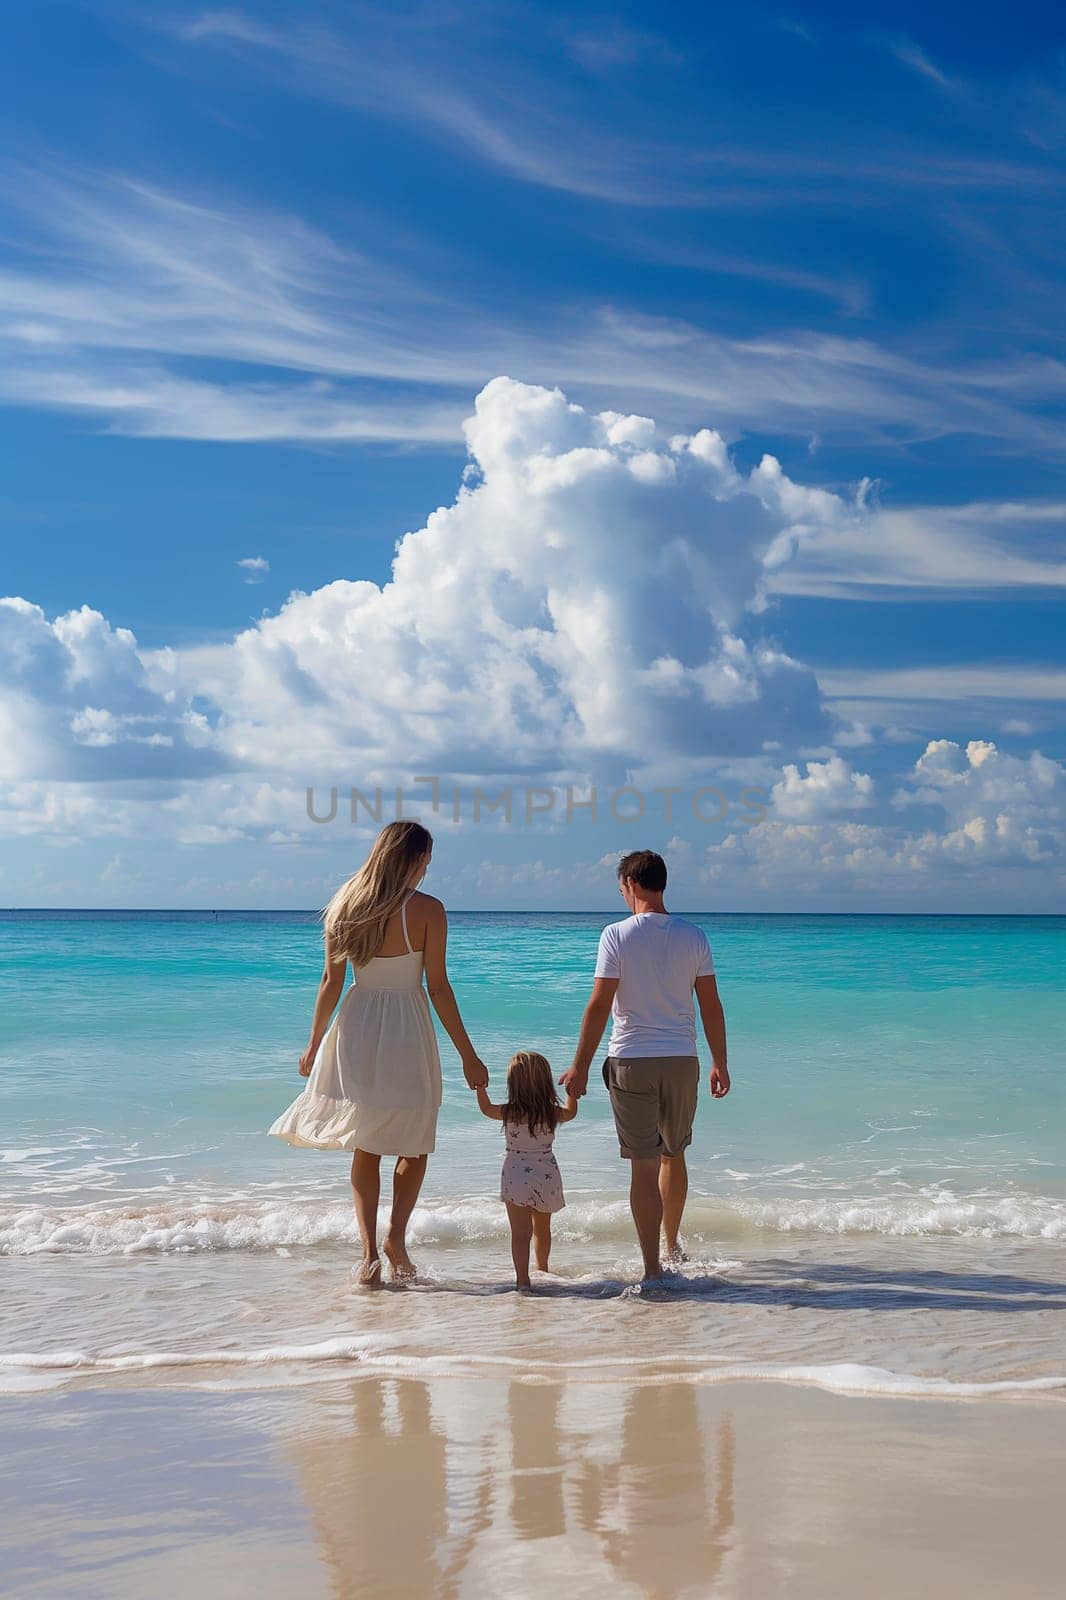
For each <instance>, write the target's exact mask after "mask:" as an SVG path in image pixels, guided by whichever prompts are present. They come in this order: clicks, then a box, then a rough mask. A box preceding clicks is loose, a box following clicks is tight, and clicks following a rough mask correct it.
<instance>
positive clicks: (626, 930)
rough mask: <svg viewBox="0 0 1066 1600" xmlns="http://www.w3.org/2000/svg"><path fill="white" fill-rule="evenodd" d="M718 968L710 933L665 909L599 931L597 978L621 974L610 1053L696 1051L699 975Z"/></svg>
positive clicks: (689, 1053)
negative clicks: (715, 964) (712, 950)
mask: <svg viewBox="0 0 1066 1600" xmlns="http://www.w3.org/2000/svg"><path fill="white" fill-rule="evenodd" d="M713 973H714V962H713V961H712V959H711V947H710V945H709V944H708V942H707V935H706V934H705V933H704V931H703V929H702V928H697V926H696V924H695V923H694V922H686V921H685V919H684V917H675V916H671V915H670V913H669V912H665V911H640V912H638V913H637V915H636V916H634V917H627V918H626V919H625V921H624V922H611V923H609V924H608V925H607V927H606V928H604V930H603V932H602V933H601V934H600V948H599V953H598V955H597V957H596V976H597V978H617V979H618V988H617V989H616V991H615V996H614V1002H613V1004H612V1006H611V1014H612V1016H613V1018H614V1023H613V1026H612V1028H611V1045H610V1053H611V1055H612V1056H630V1057H632V1056H694V1055H695V1054H696V1010H695V1005H694V1003H693V999H692V991H693V988H694V987H695V983H696V979H697V978H708V977H711V976H712V975H713Z"/></svg>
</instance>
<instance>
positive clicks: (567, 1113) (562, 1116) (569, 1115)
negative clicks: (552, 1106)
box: [559, 1089, 577, 1122]
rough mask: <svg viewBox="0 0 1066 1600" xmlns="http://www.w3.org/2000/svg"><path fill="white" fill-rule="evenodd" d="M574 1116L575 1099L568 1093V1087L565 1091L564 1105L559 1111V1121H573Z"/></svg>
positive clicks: (575, 1113)
mask: <svg viewBox="0 0 1066 1600" xmlns="http://www.w3.org/2000/svg"><path fill="white" fill-rule="evenodd" d="M576 1116H577V1101H576V1100H575V1099H574V1097H573V1095H572V1094H571V1093H570V1091H569V1089H568V1090H567V1091H566V1104H565V1105H564V1107H563V1109H562V1110H561V1111H560V1113H559V1121H560V1122H573V1120H574V1118H575V1117H576Z"/></svg>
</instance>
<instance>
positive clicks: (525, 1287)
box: [515, 1281, 533, 1294]
mask: <svg viewBox="0 0 1066 1600" xmlns="http://www.w3.org/2000/svg"><path fill="white" fill-rule="evenodd" d="M515 1293H516V1294H532V1293H533V1285H532V1284H531V1283H529V1282H528V1281H527V1282H526V1283H516V1284H515Z"/></svg>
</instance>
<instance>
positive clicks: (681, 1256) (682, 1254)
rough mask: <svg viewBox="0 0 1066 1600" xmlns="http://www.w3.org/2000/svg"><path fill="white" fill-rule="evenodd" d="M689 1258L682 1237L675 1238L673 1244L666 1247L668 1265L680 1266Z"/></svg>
mask: <svg viewBox="0 0 1066 1600" xmlns="http://www.w3.org/2000/svg"><path fill="white" fill-rule="evenodd" d="M687 1260H688V1251H687V1250H686V1249H685V1247H684V1245H683V1244H682V1243H681V1240H680V1239H675V1240H674V1242H673V1244H668V1245H667V1247H666V1264H667V1266H668V1267H680V1266H683V1265H684V1263H685V1262H686V1261H687Z"/></svg>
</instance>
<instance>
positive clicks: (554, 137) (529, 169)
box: [150, 6, 1058, 209]
mask: <svg viewBox="0 0 1066 1600" xmlns="http://www.w3.org/2000/svg"><path fill="white" fill-rule="evenodd" d="M529 21H530V19H529V18H528V17H525V16H523V15H522V14H521V11H520V10H519V13H518V15H517V16H516V17H514V18H512V19H511V23H510V30H509V28H508V22H507V17H506V13H503V12H501V13H500V14H498V15H495V16H494V17H493V19H492V25H491V26H490V27H488V28H486V29H483V30H480V31H479V29H478V28H477V27H476V26H468V19H467V18H466V17H465V16H463V14H462V13H460V12H456V13H454V14H451V15H449V14H448V13H447V12H442V13H440V14H438V15H437V16H435V17H427V15H426V14H424V13H423V14H419V15H417V16H415V17H404V16H403V15H401V14H398V13H394V12H389V13H388V14H387V20H386V21H384V22H383V14H382V13H381V12H380V11H377V10H376V9H375V8H373V7H363V6H356V7H348V8H347V9H346V11H345V12H344V14H343V20H342V21H338V20H337V19H336V18H335V17H334V16H333V15H332V14H331V13H330V11H329V10H325V11H323V10H321V9H320V10H317V11H315V10H312V11H308V12H306V13H304V14H302V15H301V16H300V17H298V18H297V19H296V20H292V19H287V20H286V21H285V22H284V23H281V24H279V23H275V22H271V21H264V20H263V19H261V18H259V17H253V16H251V15H249V14H248V13H247V12H244V11H241V10H237V9H226V10H191V11H189V12H186V13H178V14H174V13H169V14H167V15H165V16H164V17H162V18H160V17H158V16H153V17H152V18H151V22H150V25H151V26H153V27H154V28H156V29H158V30H160V31H161V32H163V33H165V34H166V35H168V36H169V37H170V38H171V39H173V40H174V41H176V42H177V43H178V44H180V45H184V46H186V47H188V48H191V49H201V50H203V49H212V50H215V51H220V50H221V51H226V52H228V53H230V54H231V55H233V56H235V57H237V58H239V59H240V60H242V61H243V62H244V63H246V64H247V65H248V66H249V67H250V68H253V69H256V70H259V71H260V72H263V73H265V74H267V75H269V77H270V79H271V81H272V82H273V83H274V84H276V85H277V86H278V87H279V88H281V89H283V90H287V91H289V92H296V93H299V94H303V95H307V96H311V97H313V98H316V99H321V100H326V101H331V102H333V103H335V104H338V105H342V106H347V107H350V108H351V109H353V110H358V111H360V112H362V113H366V114H368V115H371V116H374V117H378V118H381V119H384V120H386V121H389V122H393V123H397V122H402V123H408V124H410V125H412V126H413V127H414V128H415V129H416V131H417V132H418V134H419V135H420V136H421V137H429V136H432V137H435V138H437V139H438V140H443V141H444V142H446V143H447V144H449V145H450V146H452V147H453V148H455V149H457V150H460V151H461V152H463V153H464V154H465V155H466V156H468V157H469V158H472V159H474V160H476V161H478V162H481V163H483V164H484V165H486V166H488V167H491V168H494V169H496V170H498V171H500V172H502V173H505V174H507V175H508V176H509V177H512V178H516V179H519V180H521V181H523V182H527V183H532V184H538V185H541V186H543V187H546V188H549V189H555V190H558V191H560V192H563V193H567V194H572V195H575V196H581V197H585V198H589V199H595V200H602V201H605V202H608V203H610V204H615V205H623V206H636V207H652V208H666V209H669V208H676V207H681V208H697V209H699V208H708V207H715V206H733V205H740V206H749V205H765V204H766V203H767V201H768V200H769V199H773V201H774V202H775V203H776V204H778V205H782V206H785V207H786V208H788V207H791V208H802V207H804V206H807V205H809V204H812V203H814V204H818V205H823V206H825V205H828V206H832V207H836V206H839V207H845V206H855V205H860V206H861V205H864V204H866V203H868V202H867V199H866V197H865V191H867V190H868V189H870V188H871V187H873V188H881V189H892V190H899V191H906V190H913V189H918V190H923V189H924V190H930V191H935V190H938V189H952V190H955V191H958V190H960V189H967V188H971V189H975V190H976V189H993V190H995V189H1007V190H1017V189H1019V188H1028V187H1035V188H1037V189H1045V188H1047V187H1048V186H1049V185H1054V184H1057V181H1058V180H1057V178H1056V176H1055V174H1053V173H1049V172H1048V171H1047V170H1046V168H1045V167H1044V166H1043V165H1041V164H1040V163H1038V162H1035V161H1034V162H1026V161H1024V160H1007V159H996V158H992V157H990V158H987V159H981V158H977V157H973V156H972V155H970V154H969V153H968V151H967V149H966V147H965V145H964V144H960V145H959V146H958V147H957V148H953V147H952V146H951V145H950V144H943V145H941V146H939V147H930V146H929V145H924V146H923V147H922V148H920V149H919V148H913V147H912V148H908V147H907V145H906V143H905V142H900V141H893V142H892V143H887V142H886V144H885V145H884V155H883V157H882V158H880V159H878V160H870V159H868V158H867V159H861V160H860V159H856V158H854V157H851V156H843V155H835V154H831V153H829V152H828V151H827V149H826V147H825V145H824V144H823V143H821V142H817V141H816V142H810V143H809V145H808V147H807V148H805V147H804V142H803V141H798V140H792V141H789V142H788V143H787V144H783V143H782V141H781V140H779V139H777V140H774V141H772V142H768V143H764V144H762V145H759V144H755V143H749V144H747V145H745V144H744V143H742V142H738V141H737V139H736V138H735V135H734V130H733V127H732V126H731V124H729V123H725V124H723V125H718V124H716V122H715V121H714V119H713V118H708V117H707V116H706V115H703V114H700V115H699V116H697V117H696V118H695V121H694V120H693V116H689V117H688V118H686V120H685V123H684V125H683V128H682V127H681V126H679V128H678V131H677V133H676V135H675V136H673V137H671V136H670V134H669V132H668V131H664V132H662V133H659V132H656V134H655V135H654V136H649V134H648V131H647V128H646V126H645V127H644V129H643V131H642V134H641V136H640V137H632V136H627V135H626V134H625V133H624V132H620V131H619V126H618V124H619V123H621V125H622V126H624V124H625V122H626V120H627V119H628V120H630V121H633V122H643V121H644V118H643V117H642V116H641V114H640V109H639V101H633V102H631V103H627V108H626V109H627V118H621V119H616V120H615V121H611V122H608V121H606V120H603V119H599V120H597V119H594V118H590V115H589V113H588V109H587V107H586V106H585V105H584V103H583V102H582V99H581V97H580V96H579V95H578V94H577V93H575V92H573V91H572V90H569V89H568V86H567V84H566V82H565V80H564V79H563V78H562V77H561V75H559V74H558V73H556V74H554V75H552V76H549V75H548V74H547V73H546V72H545V71H542V70H538V69H537V67H536V66H535V65H534V64H533V63H532V61H531V60H530V59H529V58H528V54H527V52H525V51H524V50H523V48H522V46H523V45H524V43H525V40H526V32H525V30H526V29H527V28H528V26H529ZM536 21H537V25H538V27H539V26H542V24H543V18H542V17H541V16H540V15H538V17H537V18H536ZM460 26H461V27H462V33H461V38H460V36H459V35H458V33H457V32H456V31H455V30H457V29H458V28H459V27H460ZM550 32H551V30H549V37H550ZM556 33H557V39H556V43H557V45H558V48H559V50H560V52H563V53H569V54H573V52H574V50H575V49H577V50H578V52H579V53H580V51H581V50H582V49H583V50H584V52H585V55H586V57H587V58H589V59H590V60H591V59H595V60H596V61H597V62H598V63H599V64H600V65H601V66H604V65H609V64H614V65H617V64H618V63H619V62H620V61H622V60H633V59H636V58H637V56H638V55H639V54H640V52H641V51H642V50H643V59H645V60H646V59H647V58H648V57H649V56H654V57H655V59H657V60H658V61H660V62H663V61H671V60H680V59H681V53H680V52H679V51H676V50H674V49H673V48H672V46H671V45H670V43H669V41H667V40H665V39H661V38H659V37H658V36H655V35H649V36H643V35H641V34H639V33H633V32H631V31H629V30H621V31H619V30H617V29H614V30H610V31H609V32H607V33H604V34H595V35H592V36H590V35H589V34H587V33H586V34H580V33H579V34H577V35H572V34H571V35H567V33H566V30H565V29H563V30H561V31H560V30H556ZM642 40H643V44H642V42H641V41H642ZM575 41H577V42H576V43H575ZM581 41H584V42H583V44H582V43H581ZM460 45H461V48H460V47H459V46H460ZM902 48H904V49H906V45H904V46H902ZM916 48H917V47H914V49H916ZM920 54H921V53H920V52H918V56H919V57H920ZM923 59H924V58H923ZM927 65H928V68H929V70H930V71H932V72H935V71H936V69H935V68H934V67H932V64H931V63H928V64H927ZM693 128H695V132H693ZM737 180H740V186H739V187H738V186H737Z"/></svg>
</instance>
